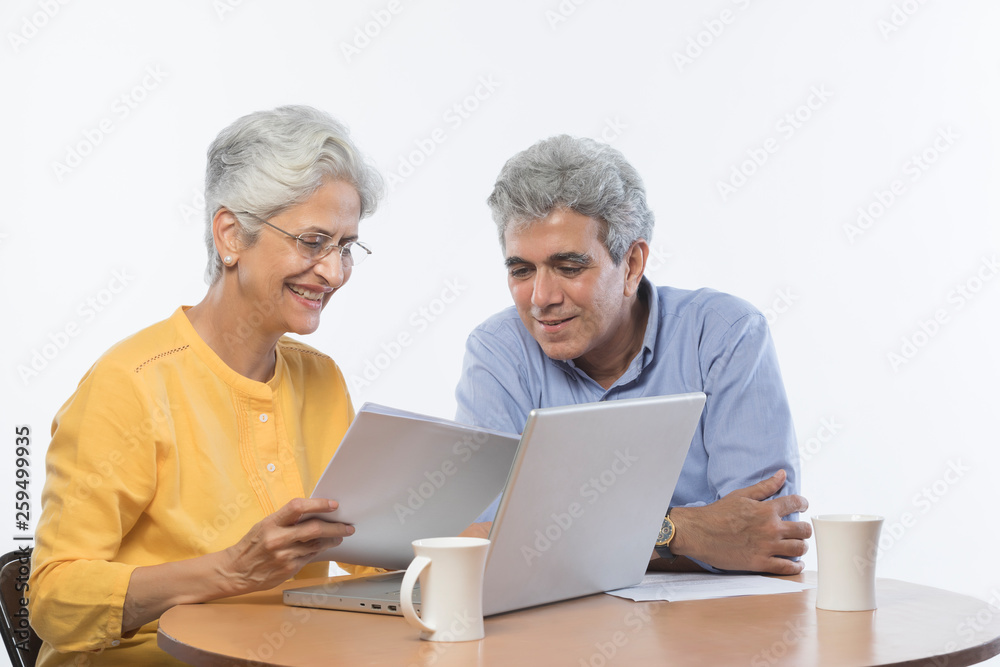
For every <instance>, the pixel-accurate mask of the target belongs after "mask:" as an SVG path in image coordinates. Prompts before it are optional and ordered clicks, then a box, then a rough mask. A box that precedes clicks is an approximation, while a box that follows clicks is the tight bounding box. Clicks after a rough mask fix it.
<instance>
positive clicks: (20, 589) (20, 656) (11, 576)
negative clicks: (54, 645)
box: [0, 547, 42, 667]
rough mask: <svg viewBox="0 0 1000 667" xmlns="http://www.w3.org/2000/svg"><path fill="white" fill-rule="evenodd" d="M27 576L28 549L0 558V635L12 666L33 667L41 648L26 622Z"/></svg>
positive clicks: (29, 567) (38, 640)
mask: <svg viewBox="0 0 1000 667" xmlns="http://www.w3.org/2000/svg"><path fill="white" fill-rule="evenodd" d="M30 573H31V548H30V547H27V548H24V549H17V550H15V551H11V552H10V553H6V554H4V555H3V556H0V635H3V643H4V646H6V647H7V655H9V656H10V664H11V665H13V666H14V667H35V659H36V658H37V657H38V649H39V648H41V646H42V640H41V639H39V638H38V635H36V634H35V631H34V630H32V629H31V625H30V624H29V623H28V607H27V605H26V600H25V598H26V597H27V596H26V593H27V590H28V575H29V574H30Z"/></svg>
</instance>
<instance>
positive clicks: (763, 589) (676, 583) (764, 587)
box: [608, 572, 815, 602]
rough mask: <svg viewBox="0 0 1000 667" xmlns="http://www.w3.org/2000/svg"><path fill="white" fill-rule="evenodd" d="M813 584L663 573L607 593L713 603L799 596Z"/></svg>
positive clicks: (740, 576)
mask: <svg viewBox="0 0 1000 667" xmlns="http://www.w3.org/2000/svg"><path fill="white" fill-rule="evenodd" d="M809 588H815V585H814V584H808V583H802V582H798V581H790V580H788V579H779V578H776V577H764V576H761V575H758V574H711V573H707V572H706V573H698V572H695V573H687V572H676V573H674V572H662V573H656V574H647V575H646V576H645V577H643V579H642V582H641V583H639V584H638V585H637V586H631V587H629V588H619V589H618V590H615V591H608V595H614V596H617V597H620V598H626V599H628V600H635V601H636V602H646V601H649V600H670V601H673V602H679V601H681V600H710V599H712V598H730V597H738V596H740V595H773V594H775V593H797V592H799V591H804V590H807V589H809Z"/></svg>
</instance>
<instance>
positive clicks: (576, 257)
mask: <svg viewBox="0 0 1000 667" xmlns="http://www.w3.org/2000/svg"><path fill="white" fill-rule="evenodd" d="M549 261H550V262H573V263H574V264H590V262H591V258H590V255H588V254H587V253H585V252H557V253H556V254H554V255H551V256H550V257H549Z"/></svg>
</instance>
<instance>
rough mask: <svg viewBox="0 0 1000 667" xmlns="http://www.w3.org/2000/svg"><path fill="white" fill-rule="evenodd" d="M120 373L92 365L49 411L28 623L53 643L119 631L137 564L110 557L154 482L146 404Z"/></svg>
mask: <svg viewBox="0 0 1000 667" xmlns="http://www.w3.org/2000/svg"><path fill="white" fill-rule="evenodd" d="M146 402H147V401H144V400H143V399H142V398H141V397H140V396H139V395H138V393H137V391H136V390H135V388H134V385H133V384H132V382H131V378H130V377H129V376H128V375H127V371H121V370H118V369H115V368H114V367H113V365H112V367H110V368H109V367H105V366H102V364H101V362H98V364H97V365H95V366H94V367H93V368H92V369H91V370H90V372H89V373H88V375H87V376H86V377H84V379H83V380H82V381H81V382H80V385H79V387H78V388H77V391H76V393H74V395H73V396H72V397H70V399H69V400H68V401H67V402H66V404H65V405H64V406H63V407H62V409H61V410H60V411H59V414H57V415H56V418H55V420H54V422H53V425H52V441H51V443H50V445H49V448H48V451H47V453H46V459H45V465H46V481H45V487H44V490H43V492H42V511H41V517H40V519H39V523H38V527H37V530H36V533H35V550H34V554H33V557H32V571H31V578H30V581H29V595H30V598H29V611H30V614H31V624H32V626H33V627H34V628H35V630H36V632H37V633H38V635H39V636H40V637H41V638H42V639H44V640H45V641H46V642H48V643H49V644H51V645H52V646H53V647H54V648H55V649H57V650H59V651H93V650H100V649H103V648H106V647H110V646H114V645H116V642H117V641H118V640H120V639H121V636H122V634H121V626H122V609H123V605H124V601H125V593H126V591H127V590H128V584H129V579H130V578H131V576H132V571H133V570H134V569H135V567H136V565H134V564H126V563H120V562H114V559H115V556H116V554H117V553H118V549H119V546H120V544H121V541H122V538H123V536H124V535H125V534H126V533H128V531H129V530H130V529H131V528H132V526H133V525H134V524H135V521H136V519H137V518H138V517H139V515H140V514H141V513H142V511H143V509H144V508H145V507H146V505H147V504H148V503H149V501H150V499H151V498H152V497H153V494H154V491H155V489H156V445H155V443H154V442H153V438H152V436H151V435H150V433H152V430H153V429H152V428H143V426H144V424H151V423H152V422H150V421H149V420H151V419H157V418H159V419H164V418H166V415H165V414H164V412H163V411H162V410H161V411H159V412H158V413H157V412H154V411H152V410H150V409H149V406H148V405H145V403H146Z"/></svg>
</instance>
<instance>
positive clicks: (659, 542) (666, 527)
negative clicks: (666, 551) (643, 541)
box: [656, 517, 674, 547]
mask: <svg viewBox="0 0 1000 667" xmlns="http://www.w3.org/2000/svg"><path fill="white" fill-rule="evenodd" d="M673 536H674V522H673V521H671V520H670V518H669V517H663V523H662V524H661V525H660V534H659V536H658V537H657V538H656V546H658V547H665V546H667V545H668V544H670V538H672V537H673Z"/></svg>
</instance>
